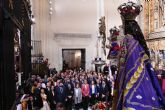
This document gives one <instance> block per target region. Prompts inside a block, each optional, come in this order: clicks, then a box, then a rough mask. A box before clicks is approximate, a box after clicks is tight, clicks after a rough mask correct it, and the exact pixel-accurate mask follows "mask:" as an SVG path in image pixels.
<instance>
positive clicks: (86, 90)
mask: <svg viewBox="0 0 165 110" xmlns="http://www.w3.org/2000/svg"><path fill="white" fill-rule="evenodd" d="M89 95H90V87H89V84H88V83H87V80H85V81H84V84H83V85H82V96H83V108H84V110H87V109H88V104H89Z"/></svg>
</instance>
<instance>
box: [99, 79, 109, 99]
mask: <svg viewBox="0 0 165 110" xmlns="http://www.w3.org/2000/svg"><path fill="white" fill-rule="evenodd" d="M107 98H108V87H107V85H106V82H105V81H104V80H103V81H102V87H101V100H102V101H103V102H105V101H107Z"/></svg>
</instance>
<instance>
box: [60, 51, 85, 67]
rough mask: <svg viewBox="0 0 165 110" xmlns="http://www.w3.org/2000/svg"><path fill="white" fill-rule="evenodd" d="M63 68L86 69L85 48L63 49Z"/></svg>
mask: <svg viewBox="0 0 165 110" xmlns="http://www.w3.org/2000/svg"><path fill="white" fill-rule="evenodd" d="M62 58H63V70H65V69H80V68H81V69H83V70H85V49H62Z"/></svg>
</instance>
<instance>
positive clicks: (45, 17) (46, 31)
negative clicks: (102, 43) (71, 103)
mask: <svg viewBox="0 0 165 110" xmlns="http://www.w3.org/2000/svg"><path fill="white" fill-rule="evenodd" d="M133 1H136V0H133ZM104 2H105V4H104V6H105V16H106V26H107V31H106V34H107V37H108V36H109V29H110V28H112V27H113V26H119V25H121V19H120V15H119V13H118V12H117V7H118V6H119V5H120V4H121V3H123V2H127V0H104ZM32 4H33V12H34V16H35V19H36V24H34V25H33V26H34V33H32V35H33V37H32V39H33V40H41V41H42V50H43V55H44V57H45V58H49V61H50V64H51V65H50V66H51V67H56V68H57V69H58V70H60V69H61V68H62V49H63V48H65V49H66V48H85V49H86V69H91V68H93V66H92V65H91V62H92V60H93V59H94V57H96V40H97V35H98V19H97V18H98V9H97V6H98V5H97V0H52V6H53V14H52V16H51V17H50V16H49V3H48V0H33V3H32ZM67 33H68V36H69V35H70V34H73V33H75V34H76V33H77V35H78V34H84V35H86V34H90V35H91V37H86V38H85V37H83V38H79V37H78V36H77V37H75V38H72V37H67ZM56 34H61V35H62V37H61V38H60V37H57V36H55V35H56Z"/></svg>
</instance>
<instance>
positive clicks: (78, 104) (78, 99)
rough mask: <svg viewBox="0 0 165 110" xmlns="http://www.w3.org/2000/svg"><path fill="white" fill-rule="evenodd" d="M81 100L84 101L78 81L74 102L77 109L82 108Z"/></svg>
mask: <svg viewBox="0 0 165 110" xmlns="http://www.w3.org/2000/svg"><path fill="white" fill-rule="evenodd" d="M81 102H82V90H81V88H80V85H79V83H76V86H75V88H74V104H75V109H76V110H79V109H80V107H81Z"/></svg>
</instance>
